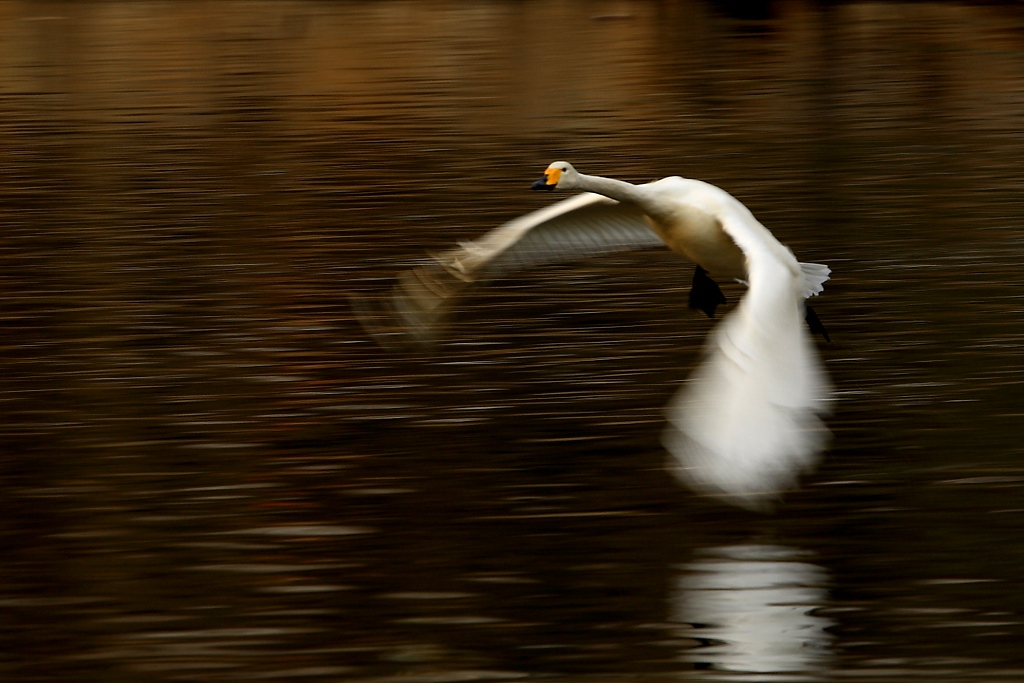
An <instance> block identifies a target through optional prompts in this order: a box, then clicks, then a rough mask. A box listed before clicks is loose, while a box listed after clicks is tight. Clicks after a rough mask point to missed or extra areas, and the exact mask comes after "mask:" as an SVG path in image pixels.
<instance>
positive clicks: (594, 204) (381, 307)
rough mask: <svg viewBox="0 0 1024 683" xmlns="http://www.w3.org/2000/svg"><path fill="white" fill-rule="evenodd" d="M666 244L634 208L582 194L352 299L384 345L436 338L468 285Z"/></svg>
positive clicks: (440, 255) (443, 254)
mask: <svg viewBox="0 0 1024 683" xmlns="http://www.w3.org/2000/svg"><path fill="white" fill-rule="evenodd" d="M659 246H661V247H664V243H663V242H662V241H661V239H660V238H659V237H658V236H657V234H655V232H654V231H653V230H651V228H650V227H649V226H648V224H647V221H646V220H645V218H644V215H643V214H642V213H641V212H640V210H639V209H637V208H636V207H635V206H632V205H628V204H620V203H619V202H616V201H614V200H611V199H608V198H606V197H602V196H601V195H597V194H589V193H588V194H581V195H577V196H575V197H571V198H570V199H566V200H565V201H562V202H558V203H557V204H553V205H552V206H549V207H546V208H544V209H540V210H539V211H534V212H533V213H530V214H527V215H525V216H520V217H519V218H516V219H514V220H512V221H509V222H508V223H505V224H504V225H502V226H499V227H497V228H495V229H494V230H492V231H490V232H489V233H487V234H486V235H484V236H483V237H480V238H479V239H476V240H473V241H472V242H462V243H460V244H459V246H458V247H455V248H453V249H448V250H446V251H443V252H440V253H437V254H431V256H432V257H433V260H432V261H429V262H427V263H425V264H424V265H422V266H418V267H416V268H413V269H412V270H409V271H406V272H404V273H402V274H400V275H399V276H398V282H397V283H396V284H395V286H394V287H393V288H392V290H391V292H390V294H389V295H388V296H387V297H385V298H384V299H383V300H378V301H371V300H367V299H364V298H357V297H353V299H352V303H353V307H354V308H355V310H356V312H357V314H358V315H359V318H360V320H361V322H362V323H363V326H364V327H366V329H367V330H368V331H369V332H370V333H371V334H373V336H374V337H375V338H377V340H378V341H380V342H381V343H382V344H384V345H388V346H392V345H401V344H403V343H407V342H418V343H430V342H431V341H433V339H434V338H435V337H436V335H437V333H438V332H439V330H440V328H441V326H442V325H443V323H444V321H445V319H446V318H447V315H448V313H449V311H450V310H451V307H452V306H453V305H454V303H455V302H456V301H457V299H458V297H459V295H460V294H462V293H463V292H464V291H465V288H466V286H467V285H468V284H470V283H474V282H483V281H486V280H489V279H493V278H496V277H500V276H504V275H509V274H511V273H514V272H517V271H520V270H525V269H528V268H533V267H536V266H540V265H544V264H550V263H560V262H565V261H572V260H577V259H582V258H586V257H589V256H597V255H600V254H608V253H612V252H616V251H626V250H632V249H648V248H653V247H659Z"/></svg>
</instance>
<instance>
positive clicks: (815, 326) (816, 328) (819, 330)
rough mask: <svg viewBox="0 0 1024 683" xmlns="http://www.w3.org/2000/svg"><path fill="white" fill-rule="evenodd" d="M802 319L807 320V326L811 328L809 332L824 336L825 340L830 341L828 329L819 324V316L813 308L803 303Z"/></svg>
mask: <svg viewBox="0 0 1024 683" xmlns="http://www.w3.org/2000/svg"><path fill="white" fill-rule="evenodd" d="M804 319H805V320H806V321H807V326H808V327H810V328H811V334H820V335H821V336H822V337H824V338H825V341H827V342H831V341H832V340H831V339H830V338H829V336H828V330H826V329H825V326H824V325H822V324H821V318H819V317H818V314H817V313H815V312H814V309H813V308H811V307H810V306H808V305H807V304H804Z"/></svg>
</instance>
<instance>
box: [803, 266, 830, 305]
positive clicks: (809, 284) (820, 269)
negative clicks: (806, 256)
mask: <svg viewBox="0 0 1024 683" xmlns="http://www.w3.org/2000/svg"><path fill="white" fill-rule="evenodd" d="M800 272H802V273H803V276H804V298H805V299H809V298H810V297H812V296H817V295H819V294H821V292H822V291H823V290H824V289H825V287H824V286H823V285H824V284H825V281H826V280H828V276H829V273H831V272H832V270H831V269H830V268H829V267H828V266H826V265H825V264H824V263H801V264H800Z"/></svg>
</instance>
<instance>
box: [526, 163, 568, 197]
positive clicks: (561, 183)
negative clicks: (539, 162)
mask: <svg viewBox="0 0 1024 683" xmlns="http://www.w3.org/2000/svg"><path fill="white" fill-rule="evenodd" d="M579 186H580V174H579V173H577V172H576V169H575V168H573V167H572V164H570V163H569V162H567V161H556V162H555V163H553V164H551V165H550V166H548V167H547V170H545V171H544V179H543V180H538V181H537V182H535V183H534V184H533V185H531V186H530V187H531V188H532V189H534V190H547V191H548V192H550V191H551V190H556V189H557V190H574V189H576V188H578V187H579Z"/></svg>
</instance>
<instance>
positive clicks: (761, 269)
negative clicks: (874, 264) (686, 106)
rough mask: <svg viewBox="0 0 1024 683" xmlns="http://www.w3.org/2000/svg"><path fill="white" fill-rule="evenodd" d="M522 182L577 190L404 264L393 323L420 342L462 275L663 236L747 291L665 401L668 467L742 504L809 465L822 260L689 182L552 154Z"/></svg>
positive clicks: (820, 387)
mask: <svg viewBox="0 0 1024 683" xmlns="http://www.w3.org/2000/svg"><path fill="white" fill-rule="evenodd" d="M534 189H548V190H553V189H558V190H582V191H584V192H588V193H590V194H583V195H579V196H576V197H573V198H571V199H568V200H566V201H564V202H560V203H558V204H555V205H553V206H550V207H548V208H546V209H542V210H540V211H537V212H534V213H532V214H528V215H526V216H523V217H521V218H518V219H516V220H513V221H511V222H509V223H506V224H505V225H503V226H501V227H499V228H496V229H495V230H492V231H491V232H490V233H488V234H486V235H484V236H483V237H482V238H480V239H478V240H475V241H473V242H468V243H463V244H461V245H460V246H459V247H458V248H456V249H452V250H450V251H447V252H444V253H442V254H438V255H436V256H435V257H434V258H435V260H436V264H435V265H433V266H427V267H421V268H417V269H414V270H412V271H409V272H407V273H404V274H403V275H402V276H400V278H399V283H398V284H397V285H396V287H395V290H394V292H393V295H392V297H391V298H390V304H389V306H390V308H391V312H392V315H393V317H394V318H395V319H397V320H398V321H399V322H400V323H401V326H400V327H401V328H402V331H403V333H406V334H411V335H413V336H414V337H416V338H418V339H420V340H424V339H428V338H429V337H430V336H431V335H432V333H433V331H434V329H435V328H436V327H437V325H438V324H439V322H440V321H441V320H442V318H443V317H444V315H445V313H446V311H447V309H448V308H449V306H450V304H451V302H452V301H453V300H454V299H455V298H456V297H457V294H458V292H459V291H460V290H461V287H462V285H463V284H464V283H468V282H474V281H479V280H481V279H485V278H488V277H493V276H495V275H497V274H500V273H505V272H508V271H510V270H515V269H519V268H522V267H527V266H531V265H537V264H540V263H545V262H552V261H561V260H566V259H567V258H571V257H580V256H587V255H592V254H596V253H605V252H608V251H616V250H621V249H633V248H645V247H653V246H657V245H661V244H665V245H667V246H668V247H669V248H670V249H672V250H673V251H675V252H677V253H679V254H680V255H682V256H684V257H686V258H687V259H689V260H690V261H693V262H694V263H696V264H697V266H698V267H699V269H700V268H703V269H704V270H706V271H707V272H709V273H711V274H712V275H715V276H720V277H727V278H733V279H736V280H740V281H743V282H745V283H747V284H748V287H749V289H748V291H747V293H746V295H745V296H744V297H743V299H742V300H741V301H740V303H739V305H738V306H737V308H736V310H735V311H733V312H732V313H731V314H730V315H728V316H727V317H726V318H725V320H724V321H723V322H722V324H720V325H719V326H718V327H717V328H716V329H715V331H714V332H713V333H712V335H711V338H710V340H709V342H708V346H707V350H706V357H705V359H704V361H703V362H702V364H701V365H700V367H698V369H697V370H696V372H695V373H694V376H693V377H692V378H691V379H690V380H689V381H688V382H687V383H686V385H685V386H684V387H683V388H682V389H681V390H680V392H679V393H678V394H677V396H676V397H675V398H674V399H673V400H672V402H671V404H670V405H669V407H668V409H667V413H668V419H669V423H670V424H669V427H668V429H667V430H666V433H665V439H664V440H665V445H666V447H667V448H668V449H669V451H671V453H672V455H673V456H674V460H673V462H672V465H671V469H672V471H673V472H674V473H675V474H676V475H677V476H678V477H680V478H681V479H683V480H684V481H686V482H687V483H688V484H689V485H690V486H692V487H694V488H695V489H696V490H698V491H701V492H704V493H709V494H713V495H717V496H720V497H723V498H726V499H727V500H729V502H732V503H734V504H737V505H740V506H743V507H749V508H761V507H765V506H767V505H769V504H770V503H771V502H772V501H773V500H774V499H775V498H776V497H777V496H778V494H779V493H780V492H782V491H784V490H786V489H788V488H791V487H792V486H793V485H794V484H795V482H796V479H797V477H798V476H799V475H800V473H801V472H804V471H806V470H809V469H810V468H811V467H813V466H814V464H815V462H816V460H817V457H818V455H819V454H820V452H821V450H822V448H823V447H824V443H825V441H826V439H827V434H828V432H827V430H826V429H825V427H824V425H823V424H822V422H821V420H820V419H819V417H818V415H819V414H821V413H823V412H825V410H826V408H827V402H828V394H829V387H828V380H827V378H826V376H825V373H824V370H823V369H822V367H821V361H820V359H819V358H818V355H817V352H816V350H815V348H814V346H813V344H812V343H811V338H810V335H809V333H808V331H807V328H806V327H805V326H804V324H803V317H804V300H805V299H806V298H807V297H809V296H813V295H815V294H818V293H819V292H821V290H822V283H823V282H824V281H825V280H827V279H828V274H829V269H828V268H827V267H826V266H823V265H820V264H808V263H799V262H798V261H797V259H796V257H795V256H793V253H792V252H791V251H790V250H789V249H788V248H786V247H785V246H783V245H782V244H781V243H780V242H779V241H778V240H776V239H775V237H774V236H773V235H772V234H771V232H769V231H768V229H767V228H765V227H764V226H763V225H761V223H759V222H758V221H757V219H756V218H754V216H753V214H752V213H751V212H750V211H749V210H748V209H747V208H746V207H745V206H744V205H743V204H741V203H740V202H739V201H738V200H736V199H735V198H734V197H732V196H731V195H730V194H728V193H727V192H725V191H724V190H721V189H719V188H717V187H715V186H713V185H709V184H707V183H704V182H702V181H699V180H690V179H685V178H680V177H670V178H663V179H662V180H658V181H655V182H653V183H649V184H646V185H632V184H630V183H626V182H623V181H620V180H613V179H610V178H602V177H599V176H587V175H583V174H581V173H578V172H577V171H576V170H575V169H574V168H573V167H572V166H571V165H569V164H567V163H565V162H555V163H554V164H551V165H550V166H549V167H548V169H547V171H545V180H543V181H540V182H538V183H535V184H534ZM700 274H701V271H700V270H698V275H700ZM448 275H452V276H454V278H451V277H447V276H448ZM696 284H697V280H696V279H695V287H696ZM711 286H712V287H713V288H714V289H715V291H716V292H717V296H719V297H721V293H720V292H718V291H717V286H716V285H714V284H713V283H711ZM722 300H724V298H723V299H722ZM705 310H708V309H706V308H705ZM713 310H714V305H712V307H711V310H708V314H709V315H711V313H712V312H713ZM815 320H816V319H815ZM813 324H814V323H812V325H813ZM374 329H376V330H378V331H379V329H380V328H379V327H376V328H374ZM392 334H394V333H392Z"/></svg>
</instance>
